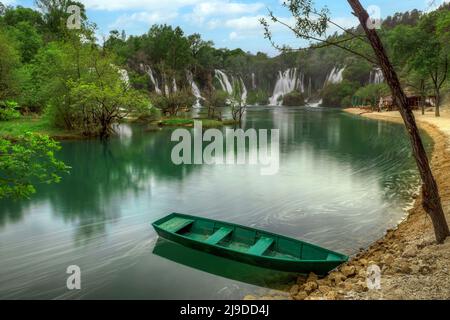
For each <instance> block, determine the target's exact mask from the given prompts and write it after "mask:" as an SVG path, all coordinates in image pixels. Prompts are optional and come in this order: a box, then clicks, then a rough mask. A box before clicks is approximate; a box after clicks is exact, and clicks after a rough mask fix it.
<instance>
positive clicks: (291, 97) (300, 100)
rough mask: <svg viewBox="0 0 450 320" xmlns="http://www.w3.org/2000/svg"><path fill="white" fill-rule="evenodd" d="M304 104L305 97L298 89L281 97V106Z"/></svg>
mask: <svg viewBox="0 0 450 320" xmlns="http://www.w3.org/2000/svg"><path fill="white" fill-rule="evenodd" d="M304 105H305V97H304V96H303V94H302V93H300V92H298V91H294V92H291V93H288V94H286V95H285V96H284V97H283V106H286V107H296V106H304Z"/></svg>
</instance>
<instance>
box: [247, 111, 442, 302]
mask: <svg viewBox="0 0 450 320" xmlns="http://www.w3.org/2000/svg"><path fill="white" fill-rule="evenodd" d="M345 111H346V112H348V113H352V114H356V115H360V116H363V117H367V118H372V119H379V120H386V121H391V122H397V123H401V122H402V119H401V117H400V114H399V113H398V112H385V113H367V112H364V111H362V110H360V109H355V108H351V109H346V110H345ZM416 119H417V122H418V124H419V126H420V127H421V129H423V130H425V131H426V132H427V133H428V134H429V135H430V136H431V138H432V139H433V140H434V150H433V154H432V159H431V165H432V169H433V172H434V174H435V178H436V181H437V183H438V186H439V189H440V193H441V198H442V204H443V207H444V211H445V214H446V216H447V219H448V221H450V113H445V112H444V114H443V117H442V118H440V119H436V118H434V117H432V116H431V115H430V114H428V115H425V116H422V115H420V114H417V115H416ZM421 202H422V200H421V195H420V196H418V197H417V198H416V199H415V202H414V205H413V208H412V209H410V210H409V212H408V213H409V214H408V217H407V219H406V220H404V221H403V222H402V223H401V224H400V225H399V226H398V227H397V228H395V229H393V230H388V231H387V233H386V235H385V236H384V237H383V238H382V239H380V240H378V241H377V242H375V243H374V244H373V245H372V246H370V247H369V248H368V249H367V250H365V251H363V252H360V253H359V254H357V255H356V256H355V257H353V258H352V259H351V260H350V261H349V262H348V263H346V264H344V265H342V266H341V267H340V268H338V269H337V270H335V271H333V272H331V273H330V274H329V275H328V276H327V277H325V278H322V279H319V278H318V277H317V276H316V275H314V274H310V275H309V276H308V277H299V278H298V280H297V283H296V284H295V285H292V286H291V287H290V289H289V290H288V292H279V293H276V292H275V293H273V294H271V295H266V296H263V297H255V296H252V295H248V296H246V297H245V298H244V299H248V300H251V299H281V298H284V299H290V300H339V299H355V300H368V299H392V300H406V299H408V300H409V299H450V281H449V279H450V239H447V241H446V242H445V243H444V244H442V245H438V244H436V242H435V239H434V233H433V229H432V224H431V220H430V219H429V218H428V216H427V215H426V213H425V212H424V211H423V209H422V205H421ZM370 266H377V267H379V268H380V270H381V286H380V288H379V289H369V287H368V285H367V271H368V268H369V267H370Z"/></svg>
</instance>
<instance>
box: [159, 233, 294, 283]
mask: <svg viewBox="0 0 450 320" xmlns="http://www.w3.org/2000/svg"><path fill="white" fill-rule="evenodd" d="M153 253H154V254H155V255H157V256H160V257H162V258H165V259H168V260H170V261H173V262H176V263H178V264H182V265H184V266H187V267H190V268H194V269H197V270H201V271H203V272H207V273H210V274H213V275H216V276H220V277H224V278H228V279H232V280H235V281H239V282H244V283H248V284H252V285H255V286H259V287H266V288H271V289H278V288H279V286H280V284H286V283H289V282H292V281H295V279H296V278H297V276H298V274H295V273H289V272H282V271H274V270H270V269H265V268H260V267H257V266H252V265H249V264H245V263H241V262H237V261H234V260H229V259H226V258H222V257H218V256H215V255H211V254H208V253H205V252H202V251H198V250H195V249H191V248H188V247H185V246H182V245H180V244H177V243H175V242H171V241H169V240H165V239H163V238H159V239H158V241H157V242H156V245H155V248H154V249H153Z"/></svg>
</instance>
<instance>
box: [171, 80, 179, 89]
mask: <svg viewBox="0 0 450 320" xmlns="http://www.w3.org/2000/svg"><path fill="white" fill-rule="evenodd" d="M177 91H178V87H177V81H176V80H175V78H173V81H172V92H177Z"/></svg>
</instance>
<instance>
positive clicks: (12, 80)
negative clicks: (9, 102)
mask: <svg viewBox="0 0 450 320" xmlns="http://www.w3.org/2000/svg"><path fill="white" fill-rule="evenodd" d="M19 65H20V57H19V54H18V52H17V50H16V48H15V46H14V42H13V41H11V39H10V37H9V35H7V33H6V31H5V30H4V29H2V27H1V26H0V100H6V99H8V98H12V97H15V96H16V95H17V86H18V84H17V67H18V66H19Z"/></svg>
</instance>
